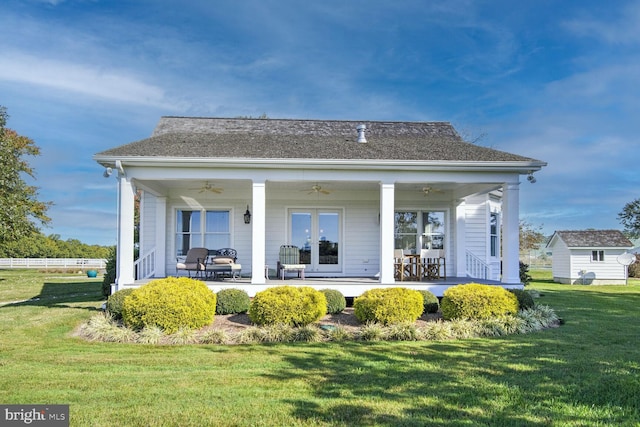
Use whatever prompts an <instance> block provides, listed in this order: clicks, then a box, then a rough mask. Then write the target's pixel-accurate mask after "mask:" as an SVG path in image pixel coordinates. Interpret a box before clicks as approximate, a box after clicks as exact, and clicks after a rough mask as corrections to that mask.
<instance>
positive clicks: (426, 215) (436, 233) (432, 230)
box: [395, 211, 446, 253]
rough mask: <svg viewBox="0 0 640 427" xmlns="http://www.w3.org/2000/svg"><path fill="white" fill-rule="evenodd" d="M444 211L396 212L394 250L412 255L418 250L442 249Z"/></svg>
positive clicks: (444, 232)
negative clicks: (400, 250)
mask: <svg viewBox="0 0 640 427" xmlns="http://www.w3.org/2000/svg"><path fill="white" fill-rule="evenodd" d="M445 236H446V227H445V212H444V211H429V212H427V211H420V212H396V213H395V248H396V249H404V250H405V251H408V252H412V253H420V249H444V244H445Z"/></svg>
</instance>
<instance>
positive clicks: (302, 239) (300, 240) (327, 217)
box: [289, 209, 342, 273]
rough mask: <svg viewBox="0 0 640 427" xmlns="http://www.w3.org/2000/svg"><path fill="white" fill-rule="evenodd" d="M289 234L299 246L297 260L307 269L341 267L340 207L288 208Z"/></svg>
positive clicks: (334, 269)
mask: <svg viewBox="0 0 640 427" xmlns="http://www.w3.org/2000/svg"><path fill="white" fill-rule="evenodd" d="M289 236H290V242H291V244H292V245H295V246H297V247H299V248H300V263H302V264H307V265H308V267H307V269H306V271H307V272H310V273H315V272H318V273H338V272H341V271H342V211H341V210H339V209H291V210H290V211H289Z"/></svg>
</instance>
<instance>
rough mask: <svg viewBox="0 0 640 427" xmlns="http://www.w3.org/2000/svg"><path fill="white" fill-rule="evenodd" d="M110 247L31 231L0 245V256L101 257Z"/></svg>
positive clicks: (104, 256) (107, 253)
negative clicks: (31, 232) (29, 233)
mask: <svg viewBox="0 0 640 427" xmlns="http://www.w3.org/2000/svg"><path fill="white" fill-rule="evenodd" d="M109 252H110V247H108V246H100V245H88V244H86V243H82V242H81V241H80V240H78V239H67V240H62V239H61V238H60V236H59V235H57V234H50V235H49V236H45V235H44V234H41V233H33V234H31V235H29V236H25V237H21V238H19V239H17V240H13V241H6V242H4V243H2V244H1V245H0V258H103V259H106V258H107V257H108V256H109Z"/></svg>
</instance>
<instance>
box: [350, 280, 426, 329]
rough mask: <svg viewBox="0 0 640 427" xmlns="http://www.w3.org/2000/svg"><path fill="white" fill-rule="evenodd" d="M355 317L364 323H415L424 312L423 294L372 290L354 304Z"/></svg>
mask: <svg viewBox="0 0 640 427" xmlns="http://www.w3.org/2000/svg"><path fill="white" fill-rule="evenodd" d="M353 310H354V314H355V316H356V317H357V318H358V320H359V321H360V322H362V323H368V322H374V323H382V324H384V325H388V324H392V323H400V322H415V321H416V320H417V319H418V317H420V315H421V314H422V311H423V310H424V302H423V299H422V294H421V293H420V292H419V291H414V290H412V289H406V288H378V289H370V290H368V291H366V292H365V293H363V294H362V295H361V296H359V297H357V298H356V299H355V300H354V302H353Z"/></svg>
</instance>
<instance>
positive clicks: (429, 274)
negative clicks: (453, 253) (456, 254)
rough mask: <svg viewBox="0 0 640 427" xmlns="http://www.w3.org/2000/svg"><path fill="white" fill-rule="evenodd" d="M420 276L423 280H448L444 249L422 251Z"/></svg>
mask: <svg viewBox="0 0 640 427" xmlns="http://www.w3.org/2000/svg"><path fill="white" fill-rule="evenodd" d="M420 268H421V270H422V272H421V274H420V276H421V277H422V278H423V279H446V278H447V268H446V260H445V258H444V251H443V250H442V249H421V250H420Z"/></svg>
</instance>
